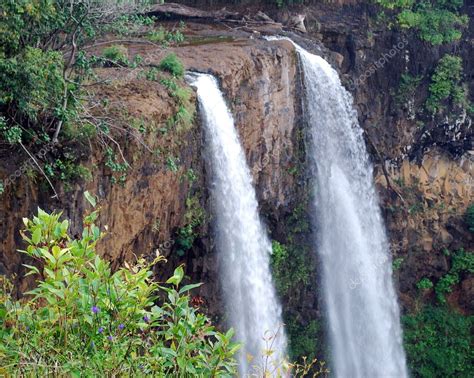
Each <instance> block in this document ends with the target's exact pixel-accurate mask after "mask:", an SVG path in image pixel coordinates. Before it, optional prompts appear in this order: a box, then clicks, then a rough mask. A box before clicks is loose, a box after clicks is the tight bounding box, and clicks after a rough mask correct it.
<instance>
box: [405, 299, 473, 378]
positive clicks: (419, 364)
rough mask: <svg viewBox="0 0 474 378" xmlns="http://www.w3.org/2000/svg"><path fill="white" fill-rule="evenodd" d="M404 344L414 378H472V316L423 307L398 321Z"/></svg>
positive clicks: (438, 308)
mask: <svg viewBox="0 0 474 378" xmlns="http://www.w3.org/2000/svg"><path fill="white" fill-rule="evenodd" d="M402 322H403V326H404V332H403V335H404V344H405V351H406V353H407V359H408V364H409V367H410V371H411V373H412V374H413V376H414V377H426V378H431V377H466V378H467V377H472V372H473V371H474V366H473V361H474V358H473V357H474V356H473V351H472V348H471V345H472V327H473V325H474V317H473V316H463V315H461V314H459V313H457V312H456V311H454V310H449V309H448V308H446V307H425V308H422V309H421V310H420V311H418V312H416V313H414V314H410V315H406V316H403V317H402Z"/></svg>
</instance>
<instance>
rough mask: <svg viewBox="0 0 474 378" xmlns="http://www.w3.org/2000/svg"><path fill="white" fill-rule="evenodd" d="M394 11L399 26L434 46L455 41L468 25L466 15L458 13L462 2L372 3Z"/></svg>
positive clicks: (392, 0)
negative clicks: (413, 30) (410, 30)
mask: <svg viewBox="0 0 474 378" xmlns="http://www.w3.org/2000/svg"><path fill="white" fill-rule="evenodd" d="M375 3H377V4H379V5H381V6H382V7H384V8H386V9H389V10H391V11H395V12H396V18H397V22H398V24H399V25H400V26H401V27H402V28H405V29H415V30H416V31H417V32H418V34H419V36H420V38H421V39H422V40H424V41H427V42H429V43H431V44H433V45H440V44H443V43H450V42H454V41H457V40H459V39H460V38H461V36H462V31H463V29H465V28H466V27H467V25H468V22H469V18H468V16H467V15H461V14H459V10H460V8H461V7H462V5H463V2H462V0H433V1H428V0H422V1H415V0H375Z"/></svg>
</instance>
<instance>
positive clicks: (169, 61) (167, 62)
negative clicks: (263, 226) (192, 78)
mask: <svg viewBox="0 0 474 378" xmlns="http://www.w3.org/2000/svg"><path fill="white" fill-rule="evenodd" d="M159 68H160V69H161V70H162V71H166V72H169V73H170V74H171V75H173V76H174V77H177V78H181V77H183V76H184V66H183V63H182V62H181V61H180V60H179V58H178V57H177V56H176V54H174V53H171V54H168V55H167V56H166V57H165V58H163V60H162V61H161V62H160V65H159Z"/></svg>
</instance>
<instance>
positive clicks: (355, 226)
mask: <svg viewBox="0 0 474 378" xmlns="http://www.w3.org/2000/svg"><path fill="white" fill-rule="evenodd" d="M295 47H296V50H297V52H298V55H299V57H300V61H301V69H302V75H303V87H304V90H305V103H304V111H305V118H306V121H307V122H308V134H309V135H308V139H309V144H308V147H309V155H310V162H309V163H310V169H311V171H312V174H313V177H314V179H315V183H314V185H315V190H314V194H315V203H314V212H315V219H316V222H315V224H316V226H317V249H318V251H319V254H320V257H321V262H322V266H323V269H322V275H323V285H324V287H323V289H324V293H325V303H326V309H327V313H328V320H329V335H330V341H331V354H332V366H333V371H334V372H335V375H336V376H337V377H342V378H348V377H361V378H367V377H371V378H378V377H397V378H400V377H406V376H407V374H408V373H407V367H406V360H405V353H404V351H403V346H402V331H401V326H400V314H399V308H398V303H397V297H396V294H395V290H394V287H393V283H392V266H391V257H390V253H389V244H388V241H387V237H386V234H385V228H384V225H383V220H382V217H381V213H380V209H379V205H378V198H377V195H376V191H375V186H374V183H373V176H372V175H373V173H372V166H371V164H370V163H369V159H368V155H367V152H366V148H365V144H364V139H363V136H362V134H363V131H362V129H361V127H360V126H359V124H358V121H357V114H356V112H355V111H354V110H353V106H352V97H351V95H350V94H349V93H348V92H347V91H346V90H345V89H344V87H343V86H342V85H341V82H340V79H339V75H338V74H337V72H336V71H335V70H334V69H333V68H332V67H331V66H330V65H329V64H328V63H327V62H326V61H325V60H324V59H323V58H321V57H319V56H316V55H313V54H310V53H309V52H308V51H306V50H304V49H303V48H301V47H300V46H298V45H296V44H295Z"/></svg>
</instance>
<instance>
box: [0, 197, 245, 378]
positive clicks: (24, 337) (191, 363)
mask: <svg viewBox="0 0 474 378" xmlns="http://www.w3.org/2000/svg"><path fill="white" fill-rule="evenodd" d="M87 198H88V199H89V201H90V202H91V203H92V204H93V205H95V198H93V197H92V196H90V195H89V194H87ZM97 217H98V210H95V211H92V212H90V213H89V214H88V215H86V217H85V218H84V229H83V232H82V236H81V237H80V238H72V237H71V236H70V235H69V234H68V228H69V222H68V221H67V220H63V221H61V220H60V218H61V214H58V213H52V214H47V213H45V212H44V211H42V210H38V215H37V216H35V217H34V218H33V219H31V220H30V219H25V220H24V224H25V230H24V231H23V232H22V236H23V239H24V241H25V243H26V249H25V251H23V253H25V254H26V255H28V256H29V257H30V259H31V260H32V261H36V263H35V265H25V266H26V268H27V275H37V276H38V278H37V287H36V288H35V289H34V290H32V291H30V292H29V293H27V296H26V297H25V298H23V299H22V300H20V301H17V300H14V299H13V298H12V297H11V295H10V292H11V289H12V286H11V285H10V284H8V283H7V282H6V281H5V280H4V279H2V281H1V288H0V334H1V341H0V366H1V368H0V374H2V375H3V374H5V375H7V376H17V375H20V376H33V375H54V376H83V375H84V376H97V375H100V376H131V375H132V376H146V375H154V376H155V375H156V376H165V375H169V374H172V375H180V376H181V375H182V376H221V375H224V376H228V375H233V374H235V373H236V372H235V365H236V364H235V361H234V359H233V355H234V354H235V352H236V351H237V349H238V345H236V344H233V343H232V342H231V338H232V330H230V331H229V332H227V333H225V334H223V333H219V332H217V331H216V330H215V329H214V328H213V327H212V326H211V325H210V320H209V319H208V318H207V317H206V316H204V315H203V314H201V313H199V312H198V310H196V309H195V308H193V307H192V306H191V305H190V297H189V291H190V290H192V289H194V288H196V287H198V286H200V284H190V285H185V286H181V283H182V281H183V278H184V269H183V267H178V268H177V269H176V270H175V272H174V275H173V276H172V277H171V278H170V279H168V280H167V281H166V283H163V284H159V283H157V282H154V281H153V280H152V271H151V268H152V266H153V265H154V264H156V263H158V262H160V261H162V260H163V258H162V257H161V256H157V257H156V258H155V259H154V260H153V261H152V262H146V261H145V260H144V259H138V261H137V262H136V263H135V264H134V265H131V264H129V263H125V267H124V268H120V269H119V270H117V271H115V272H113V271H112V269H111V267H110V264H109V263H108V262H106V261H105V260H103V259H102V258H101V257H99V255H97V254H96V253H95V247H96V243H97V242H98V240H99V239H100V238H101V237H102V233H101V231H100V230H99V228H98V227H97V226H95V224H94V222H95V220H96V219H97Z"/></svg>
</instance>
